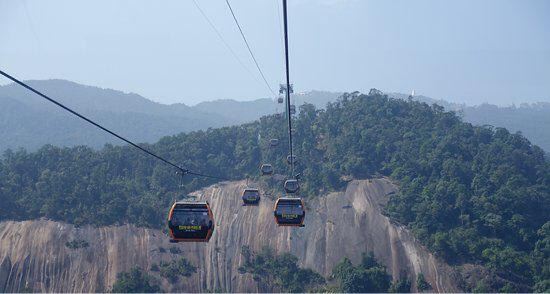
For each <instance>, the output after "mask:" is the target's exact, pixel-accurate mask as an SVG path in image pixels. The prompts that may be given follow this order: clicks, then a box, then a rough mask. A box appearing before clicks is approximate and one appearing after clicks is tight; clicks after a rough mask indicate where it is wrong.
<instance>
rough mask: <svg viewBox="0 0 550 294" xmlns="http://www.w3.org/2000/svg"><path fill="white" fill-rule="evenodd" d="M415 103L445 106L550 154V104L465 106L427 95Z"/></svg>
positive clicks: (391, 95) (401, 95)
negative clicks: (527, 141) (502, 130)
mask: <svg viewBox="0 0 550 294" xmlns="http://www.w3.org/2000/svg"><path fill="white" fill-rule="evenodd" d="M388 96H390V97H395V98H399V99H408V95H405V94H399V93H389V94H388ZM413 99H414V100H416V101H420V102H425V103H428V104H437V105H440V106H443V107H444V108H445V110H447V111H455V112H457V113H458V114H459V115H460V116H461V117H462V118H463V119H464V121H466V122H469V123H472V124H474V125H479V126H483V125H490V126H494V127H501V128H506V129H508V130H509V131H510V132H513V133H515V132H521V133H522V135H524V136H525V137H526V138H527V139H529V140H530V141H531V142H533V144H536V145H538V146H540V147H541V148H542V149H544V150H545V151H546V152H550V133H549V132H547V130H548V129H550V103H548V102H538V103H523V104H521V105H520V106H515V105H512V106H497V105H493V104H488V103H483V104H480V105H475V106H471V105H465V104H457V103H452V102H448V101H445V100H441V99H433V98H430V97H426V96H421V95H420V96H415V97H414V98H413Z"/></svg>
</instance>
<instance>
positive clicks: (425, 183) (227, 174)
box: [0, 92, 550, 292]
mask: <svg viewBox="0 0 550 294" xmlns="http://www.w3.org/2000/svg"><path fill="white" fill-rule="evenodd" d="M282 120H283V119H282V118H279V117H277V116H274V115H273V116H264V117H262V118H261V119H260V120H258V121H255V122H251V123H247V124H243V125H239V126H233V127H223V128H218V129H208V130H206V131H196V132H190V133H182V134H178V135H175V136H168V137H163V138H162V139H161V140H160V141H159V142H157V143H155V144H151V145H148V147H149V148H150V149H151V150H152V151H154V152H155V153H157V154H160V155H161V156H163V157H166V158H168V159H170V160H172V161H174V162H177V163H181V164H182V165H183V166H184V167H186V168H189V169H190V170H192V171H197V172H201V173H204V174H207V175H211V176H217V177H223V178H227V179H232V180H242V179H245V178H248V179H250V181H251V182H252V181H257V182H258V183H259V185H261V187H262V191H263V193H264V194H269V195H282V194H283V193H284V192H283V189H282V180H284V179H285V176H284V175H289V173H290V168H289V167H288V165H287V164H286V163H285V157H286V155H287V149H286V146H287V143H288V142H287V139H286V129H285V124H284V123H282ZM294 125H295V128H296V131H295V133H294V134H295V137H294V147H295V149H294V151H295V154H296V155H297V158H298V160H299V164H298V165H297V168H296V172H297V173H300V174H301V177H300V181H301V183H300V185H301V188H300V196H301V197H303V198H304V199H306V201H307V204H308V205H310V204H314V203H317V201H321V203H322V201H324V199H327V197H329V196H328V195H331V193H333V192H336V193H337V192H342V191H343V190H345V189H346V187H348V184H349V181H352V180H364V179H372V178H381V177H384V178H388V179H390V181H391V182H392V183H394V184H395V185H396V186H397V187H398V189H397V190H396V192H395V193H393V194H391V195H390V196H389V197H387V198H386V200H387V204H385V205H384V209H383V213H384V214H385V215H387V216H388V217H389V218H390V220H391V222H393V223H395V224H400V225H399V226H400V227H403V228H407V229H408V231H409V232H411V233H412V234H413V236H414V238H415V239H416V240H417V241H418V242H419V243H420V244H422V246H424V247H425V248H426V249H427V250H428V251H429V252H431V254H433V255H434V256H436V257H437V258H439V259H441V260H443V261H445V262H446V263H448V264H451V265H453V266H456V267H461V268H465V269H473V272H472V274H469V275H467V276H464V279H465V280H466V281H475V283H474V284H475V285H473V286H471V289H469V291H470V290H472V291H473V290H475V291H481V292H490V291H499V292H507V291H521V292H525V291H547V290H548V287H547V286H548V285H549V283H550V272H548V271H547V268H548V266H547V265H548V263H549V262H550V256H548V252H550V251H549V246H550V218H549V215H548V213H547V212H548V211H550V162H548V161H547V159H546V158H545V153H544V151H543V150H542V149H541V148H539V147H538V146H535V145H533V144H531V142H529V140H528V139H526V138H525V137H523V136H522V135H521V134H514V133H510V132H509V131H508V130H506V129H504V128H489V127H483V126H473V125H472V124H470V123H465V122H463V121H462V119H461V118H460V117H459V116H457V115H456V114H455V113H453V112H446V111H445V110H444V108H443V107H441V106H438V105H428V104H426V103H421V102H418V101H408V100H402V99H392V98H388V97H387V96H386V95H383V94H381V93H376V92H374V93H373V94H372V95H361V94H358V93H355V94H346V95H343V96H342V97H341V98H339V99H338V101H337V102H334V103H329V104H328V105H327V107H326V109H316V108H315V107H314V106H313V105H311V104H305V105H302V106H301V107H300V112H299V114H298V115H297V117H296V120H295V122H294ZM259 135H260V136H259ZM271 138H278V139H279V140H280V142H281V144H280V146H279V147H276V148H271V147H270V145H269V139H271ZM261 163H271V164H273V167H274V169H275V173H276V174H277V175H276V176H273V177H260V176H258V174H259V171H258V167H259V165H260V164H261ZM215 182H216V180H215V179H213V178H204V177H192V176H188V177H185V178H184V179H183V181H182V182H180V178H179V177H176V176H175V175H174V170H173V169H172V168H171V167H170V166H167V165H165V164H164V163H162V162H159V161H156V160H154V159H153V158H150V157H145V156H144V155H143V154H142V153H139V152H138V151H137V150H135V149H133V148H130V147H129V146H110V145H108V146H105V147H104V148H103V149H101V150H93V149H90V148H87V147H82V146H80V147H74V148H59V147H54V146H45V147H43V148H41V149H39V150H37V151H36V152H30V153H29V152H26V151H24V150H20V151H17V152H13V151H12V152H6V153H5V155H4V158H3V159H2V160H1V161H0V203H1V204H2V205H0V220H13V221H24V220H34V219H39V218H47V219H50V220H53V221H58V222H65V223H70V224H74V225H75V226H79V227H81V226H85V225H94V226H97V227H105V226H112V225H124V224H133V225H136V226H140V227H149V228H156V229H160V228H162V227H164V226H165V222H166V212H167V208H168V207H169V205H170V203H172V201H173V200H174V199H178V198H181V197H184V195H185V193H187V192H188V191H194V190H198V189H202V188H204V187H206V186H209V185H211V184H213V183H215ZM348 188H349V187H348ZM388 192H389V191H388ZM237 194H238V193H237ZM229 197H234V196H229ZM356 201H357V203H355V202H356ZM353 202H354V203H353V204H352V205H353V206H354V207H359V206H356V205H358V204H360V200H354V201H353ZM327 205H328V204H327ZM365 205H366V204H365ZM344 206H345V207H348V208H349V206H348V205H343V206H342V208H343V209H346V208H345V207H344ZM367 206H368V205H367ZM218 207H219V208H216V209H221V210H225V207H226V206H224V205H221V206H218ZM313 207H315V206H313ZM323 211H326V208H325V210H323V209H321V210H320V211H319V213H320V214H322V213H323ZM216 213H220V212H216ZM262 213H265V215H264V216H265V217H266V218H267V217H269V214H268V213H267V212H266V211H265V210H264V211H263V212H262ZM262 215H263V214H262ZM308 216H309V214H308ZM233 217H234V218H233V220H236V219H237V217H238V215H237V216H235V215H234V214H233ZM269 218H271V217H269ZM367 218H368V217H367ZM233 220H232V221H233ZM331 221H332V220H331ZM361 221H363V218H362V217H357V218H354V222H353V223H354V224H358V223H360V222H361ZM326 222H328V219H327V220H326ZM251 223H253V221H252V220H251ZM227 225H228V224H227V223H220V226H222V227H223V226H227ZM240 228H242V230H251V228H252V227H240ZM306 230H307V229H306ZM373 230H375V229H373ZM304 234H305V233H304ZM317 234H320V231H318V232H317ZM239 236H240V235H239V234H238V233H235V234H231V235H229V236H228V237H227V238H237V239H238V238H240V237H239ZM270 237H271V236H267V235H266V236H264V237H263V238H264V239H269V238H270ZM348 238H349V240H352V237H348V236H345V238H343V239H339V240H343V241H346V240H348ZM237 239H231V240H229V241H230V242H237ZM359 241H361V240H358V242H359ZM361 242H363V241H361ZM365 242H366V241H365ZM208 246H216V244H215V243H213V244H209V245H208ZM304 246H305V245H304ZM405 248H407V247H405ZM324 254H325V255H320V256H318V258H321V259H322V258H326V256H327V255H330V254H334V253H330V252H326V253H324ZM312 258H313V257H312ZM380 262H384V261H383V260H382V259H381V260H380ZM367 264H369V262H367ZM182 266H183V265H182ZM183 267H184V268H186V266H183ZM350 267H351V266H349V263H348V266H344V268H347V270H345V271H343V272H342V271H339V272H340V273H344V274H345V273H350V271H349V268H350ZM320 272H323V273H326V271H325V270H320ZM354 272H356V270H352V271H351V273H354ZM359 272H361V270H359ZM476 273H478V274H479V275H478V276H482V277H487V278H484V279H481V278H480V279H476V278H475V277H476ZM394 278H395V277H394ZM360 280H361V279H360ZM495 281H497V282H495ZM352 284H353V283H352ZM402 284H403V285H406V284H407V283H406V282H405V281H404V282H403V283H402ZM342 289H348V288H347V286H346V288H341V289H340V290H341V291H340V292H342V291H343V290H342ZM335 291H336V290H335Z"/></svg>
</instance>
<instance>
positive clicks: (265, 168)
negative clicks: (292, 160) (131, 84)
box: [260, 163, 273, 176]
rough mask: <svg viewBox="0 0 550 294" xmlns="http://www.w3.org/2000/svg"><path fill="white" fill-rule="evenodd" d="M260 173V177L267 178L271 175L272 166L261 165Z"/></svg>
mask: <svg viewBox="0 0 550 294" xmlns="http://www.w3.org/2000/svg"><path fill="white" fill-rule="evenodd" d="M260 171H261V172H262V176H268V175H271V174H273V166H272V165H271V164H268V163H264V164H262V166H261V167H260Z"/></svg>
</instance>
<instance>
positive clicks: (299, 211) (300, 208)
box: [273, 197, 306, 227]
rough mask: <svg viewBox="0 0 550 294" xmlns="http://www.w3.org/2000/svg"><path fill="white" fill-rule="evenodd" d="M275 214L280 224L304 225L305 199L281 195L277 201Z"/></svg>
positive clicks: (276, 220)
mask: <svg viewBox="0 0 550 294" xmlns="http://www.w3.org/2000/svg"><path fill="white" fill-rule="evenodd" d="M273 214H274V215H275V222H276V223H277V224H278V225H279V226H294V227H303V226H304V219H305V217H306V211H305V209H304V201H303V200H302V199H301V198H294V197H281V198H279V199H277V201H276V202H275V208H274V210H273Z"/></svg>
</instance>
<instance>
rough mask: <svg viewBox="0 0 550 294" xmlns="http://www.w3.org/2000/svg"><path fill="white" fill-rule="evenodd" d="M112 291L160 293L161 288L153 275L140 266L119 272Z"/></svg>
mask: <svg viewBox="0 0 550 294" xmlns="http://www.w3.org/2000/svg"><path fill="white" fill-rule="evenodd" d="M111 292H112V293H158V292H160V288H159V286H158V285H157V282H156V281H155V280H154V278H153V277H151V276H150V275H148V274H147V273H145V272H143V271H142V270H141V269H140V268H139V267H135V268H133V269H131V270H130V271H129V272H121V273H118V274H117V279H116V282H115V283H114V284H113V288H112V290H111Z"/></svg>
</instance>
